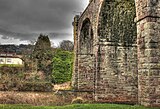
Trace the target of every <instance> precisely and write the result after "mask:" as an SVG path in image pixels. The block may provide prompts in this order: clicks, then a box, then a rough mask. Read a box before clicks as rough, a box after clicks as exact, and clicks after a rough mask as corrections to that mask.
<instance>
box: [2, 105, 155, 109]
mask: <svg viewBox="0 0 160 109" xmlns="http://www.w3.org/2000/svg"><path fill="white" fill-rule="evenodd" d="M0 109H158V108H147V107H143V106H138V105H135V106H132V105H117V104H81V105H80V104H75V105H67V106H55V107H51V106H31V105H0Z"/></svg>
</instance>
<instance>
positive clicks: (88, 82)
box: [78, 55, 95, 91]
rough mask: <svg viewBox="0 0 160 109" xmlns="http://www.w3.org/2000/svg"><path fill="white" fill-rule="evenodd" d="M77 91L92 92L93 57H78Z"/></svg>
mask: <svg viewBox="0 0 160 109" xmlns="http://www.w3.org/2000/svg"><path fill="white" fill-rule="evenodd" d="M78 59H79V61H78V90H81V91H93V90H94V70H95V68H94V55H79V56H78Z"/></svg>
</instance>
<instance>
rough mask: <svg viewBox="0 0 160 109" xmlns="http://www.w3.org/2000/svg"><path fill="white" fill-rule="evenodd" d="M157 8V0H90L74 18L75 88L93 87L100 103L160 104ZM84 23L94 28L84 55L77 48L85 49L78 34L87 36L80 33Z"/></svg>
mask: <svg viewBox="0 0 160 109" xmlns="http://www.w3.org/2000/svg"><path fill="white" fill-rule="evenodd" d="M159 10H160V2H159V0H129V1H126V0H91V1H90V3H89V5H88V7H87V8H86V10H85V11H84V12H83V13H82V14H81V15H80V18H79V19H78V31H77V35H76V37H77V38H76V42H77V43H76V45H75V46H76V48H75V51H76V52H75V53H76V55H77V56H76V59H75V60H77V61H76V62H77V63H76V64H75V67H76V68H77V69H76V70H74V74H73V75H74V76H75V77H76V79H75V80H76V81H78V82H77V83H76V84H75V86H81V87H77V88H78V90H85V89H92V88H93V89H92V91H94V97H95V100H96V101H98V102H116V103H131V104H135V103H139V104H141V105H145V106H158V107H160V98H159V97H160V95H159V94H160V37H159V36H160V28H159V27H160V11H159ZM86 19H88V21H90V26H88V29H87V28H86V27H85V26H84V21H85V20H86ZM136 23H137V25H136ZM84 27H85V28H86V29H85V30H90V29H89V28H90V27H91V29H92V32H93V39H92V40H91V41H93V43H92V46H91V47H92V48H91V51H92V52H91V53H86V54H85V55H84V54H83V53H81V52H79V51H81V50H82V51H84V50H85V49H84V48H85V47H87V44H86V45H84V46H81V44H82V43H83V42H84V41H83V40H81V38H82V37H84V36H85V37H86V38H89V37H91V35H90V34H85V35H84V34H83V35H84V36H82V33H83V31H81V30H82V29H83V28H84ZM136 30H137V31H136ZM88 33H89V32H88ZM85 43H88V44H91V42H90V41H88V42H85ZM82 54H83V55H82ZM92 55H93V57H92V58H91V56H92ZM89 66H90V67H89ZM92 68H93V69H92ZM86 72H87V73H86ZM88 72H90V73H89V74H88ZM76 75H77V76H76ZM85 75H87V76H86V77H85ZM87 78H89V79H87ZM91 78H93V80H92V79H91ZM84 82H85V83H84ZM92 82H93V83H92ZM87 84H88V85H87ZM91 84H92V85H91ZM88 86H89V87H88Z"/></svg>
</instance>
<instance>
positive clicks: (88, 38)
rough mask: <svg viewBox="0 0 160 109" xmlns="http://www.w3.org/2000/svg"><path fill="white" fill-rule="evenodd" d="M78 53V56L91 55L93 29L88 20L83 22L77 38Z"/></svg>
mask: <svg viewBox="0 0 160 109" xmlns="http://www.w3.org/2000/svg"><path fill="white" fill-rule="evenodd" d="M79 38H80V39H79V52H80V54H92V53H93V29H92V26H91V22H90V20H89V18H86V19H85V20H84V21H83V24H82V28H81V31H80V37H79Z"/></svg>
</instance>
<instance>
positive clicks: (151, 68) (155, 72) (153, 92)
mask: <svg viewBox="0 0 160 109" xmlns="http://www.w3.org/2000/svg"><path fill="white" fill-rule="evenodd" d="M135 1H136V8H137V30H138V33H137V44H138V59H139V62H138V77H139V93H138V94H139V103H140V104H142V105H145V106H159V107H160V1H159V0H135Z"/></svg>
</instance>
